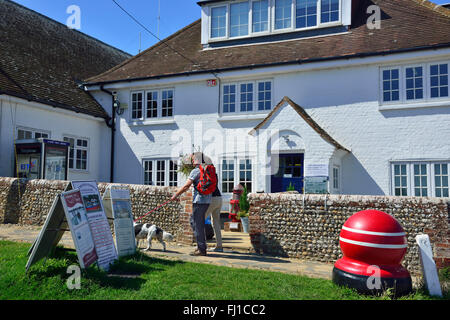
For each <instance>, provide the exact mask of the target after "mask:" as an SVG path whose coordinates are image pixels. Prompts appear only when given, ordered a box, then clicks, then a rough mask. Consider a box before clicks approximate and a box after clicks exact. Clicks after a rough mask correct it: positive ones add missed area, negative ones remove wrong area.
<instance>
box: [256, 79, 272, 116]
mask: <svg viewBox="0 0 450 320" xmlns="http://www.w3.org/2000/svg"><path fill="white" fill-rule="evenodd" d="M270 109H272V82H270V81H262V82H258V110H261V111H262V110H270Z"/></svg>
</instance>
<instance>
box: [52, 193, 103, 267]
mask: <svg viewBox="0 0 450 320" xmlns="http://www.w3.org/2000/svg"><path fill="white" fill-rule="evenodd" d="M61 200H62V203H63V207H64V211H65V214H66V219H67V223H68V224H69V227H70V231H71V233H72V238H73V242H74V244H75V248H76V251H77V255H78V260H79V262H80V266H81V268H87V267H89V266H90V265H91V264H92V263H94V262H95V261H97V258H98V256H97V252H96V249H95V245H94V240H93V237H92V233H91V229H90V228H89V223H88V220H87V217H86V210H85V208H84V204H83V200H82V198H81V193H80V191H79V190H76V189H75V190H72V191H69V192H65V193H62V194H61Z"/></svg>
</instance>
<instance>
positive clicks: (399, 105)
mask: <svg viewBox="0 0 450 320" xmlns="http://www.w3.org/2000/svg"><path fill="white" fill-rule="evenodd" d="M440 64H447V68H448V71H449V75H448V78H449V80H450V60H447V61H431V62H422V63H410V64H401V65H389V66H381V67H380V68H379V79H378V85H379V90H378V94H379V97H378V100H379V107H380V110H384V109H386V110H388V109H403V108H415V107H418V108H420V107H428V106H430V107H432V106H436V105H447V104H448V103H450V84H449V95H448V96H447V97H436V98H432V97H431V73H430V67H431V66H432V65H440ZM419 66H420V67H422V69H423V90H424V92H423V98H422V99H414V100H408V99H407V97H406V69H407V68H413V67H419ZM392 69H399V78H400V79H399V80H400V85H399V88H400V99H399V100H398V101H387V102H385V101H384V95H383V71H385V70H392Z"/></svg>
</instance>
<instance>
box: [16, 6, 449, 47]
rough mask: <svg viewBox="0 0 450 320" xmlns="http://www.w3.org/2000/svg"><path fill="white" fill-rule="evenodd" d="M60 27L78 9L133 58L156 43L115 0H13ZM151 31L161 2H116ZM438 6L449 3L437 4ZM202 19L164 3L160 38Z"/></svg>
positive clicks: (89, 30)
mask: <svg viewBox="0 0 450 320" xmlns="http://www.w3.org/2000/svg"><path fill="white" fill-rule="evenodd" d="M13 1H15V2H17V3H20V4H21V5H23V6H25V7H27V8H30V9H32V10H35V11H37V12H39V13H42V14H43V15H46V16H48V17H50V18H52V19H54V20H56V21H59V22H61V23H64V24H65V23H66V21H67V19H68V18H69V16H70V14H68V13H67V12H66V11H67V8H68V7H69V6H71V5H77V6H78V7H79V8H80V11H81V29H80V31H81V32H83V33H86V34H88V35H90V36H92V37H94V38H97V39H99V40H101V41H103V42H106V43H108V44H110V45H112V46H114V47H117V48H119V49H122V50H124V51H126V52H128V53H130V54H133V55H135V54H137V53H138V52H139V33H141V39H142V41H141V46H142V50H145V49H147V48H148V47H150V46H152V45H153V44H155V43H156V42H157V40H156V38H154V37H152V36H151V35H150V34H149V33H147V32H146V31H145V30H144V29H142V28H141V27H140V26H139V25H138V24H136V23H135V22H134V21H133V20H131V19H130V18H129V17H128V16H126V14H125V13H124V12H123V11H121V10H120V9H119V8H118V7H117V6H116V5H115V4H114V3H113V1H112V0H13ZM116 1H117V2H118V3H119V4H120V5H121V6H122V7H124V8H125V9H126V10H127V11H129V12H130V13H131V14H133V15H134V16H135V17H136V18H137V19H138V20H139V21H140V22H141V23H142V24H144V25H145V26H146V27H147V28H148V29H149V30H150V31H152V32H153V33H154V34H157V16H158V14H157V13H158V0H116ZM433 2H435V3H437V4H442V3H448V2H450V0H434V1H433ZM199 18H200V7H199V6H198V5H197V0H161V23H160V33H159V38H160V39H163V38H166V37H168V36H169V35H171V34H172V33H174V32H176V31H178V30H179V29H181V28H183V27H185V26H187V25H188V24H190V23H191V22H194V21H195V20H197V19H199Z"/></svg>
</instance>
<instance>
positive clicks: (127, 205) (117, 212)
mask: <svg viewBox="0 0 450 320" xmlns="http://www.w3.org/2000/svg"><path fill="white" fill-rule="evenodd" d="M103 206H104V208H105V211H106V216H107V217H108V218H113V220H114V234H115V238H116V247H117V253H118V255H119V257H122V256H126V255H130V254H134V253H135V252H136V240H135V238H134V227H133V213H132V211H131V202H130V191H129V190H128V189H119V188H117V187H114V186H112V187H108V188H107V189H106V191H105V193H104V194H103Z"/></svg>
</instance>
